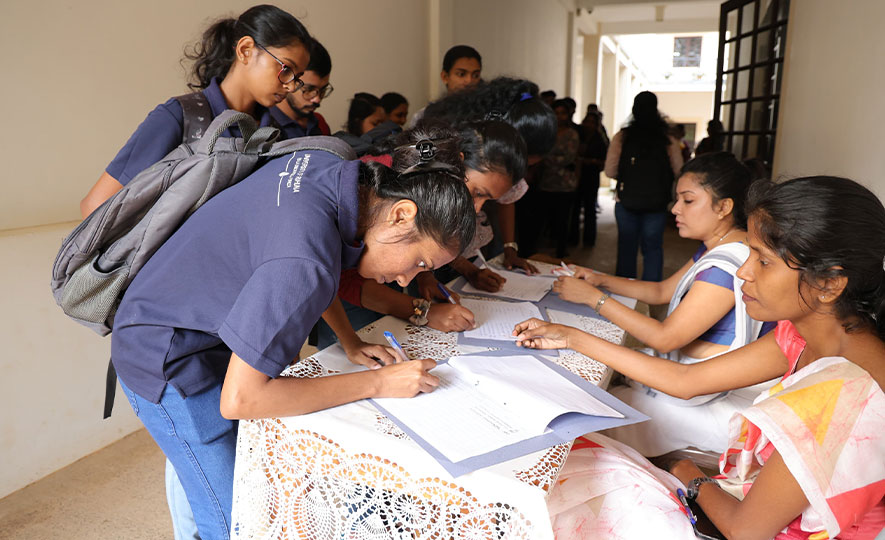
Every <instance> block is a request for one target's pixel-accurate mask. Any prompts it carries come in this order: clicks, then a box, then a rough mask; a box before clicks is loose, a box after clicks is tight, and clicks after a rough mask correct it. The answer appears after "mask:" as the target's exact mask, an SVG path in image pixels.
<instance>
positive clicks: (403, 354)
mask: <svg viewBox="0 0 885 540" xmlns="http://www.w3.org/2000/svg"><path fill="white" fill-rule="evenodd" d="M384 339H386V340H387V343H390V346H391V347H393V350H394V351H396V353H397V355H398V356H399V357H400V358H401V359H402V361H403V362H408V361H409V357H408V356H407V355H406V351H405V350H404V349H403V347H402V345H400V344H399V341H397V340H396V338H395V337H394V336H393V334H391V333H390V332H387V331H385V332H384Z"/></svg>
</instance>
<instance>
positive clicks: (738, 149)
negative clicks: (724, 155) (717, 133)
mask: <svg viewBox="0 0 885 540" xmlns="http://www.w3.org/2000/svg"><path fill="white" fill-rule="evenodd" d="M731 153H732V154H734V155H735V157H737V158H738V159H744V136H743V135H735V136H734V137H732V139H731Z"/></svg>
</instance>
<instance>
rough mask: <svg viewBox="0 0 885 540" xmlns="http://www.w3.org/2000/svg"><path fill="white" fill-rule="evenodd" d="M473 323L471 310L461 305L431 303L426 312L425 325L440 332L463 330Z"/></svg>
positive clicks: (473, 324)
mask: <svg viewBox="0 0 885 540" xmlns="http://www.w3.org/2000/svg"><path fill="white" fill-rule="evenodd" d="M475 324H476V322H475V320H474V316H473V312H472V311H470V310H469V309H467V308H466V307H464V306H462V305H458V304H450V303H448V302H446V303H440V304H433V305H432V306H430V311H428V312H427V326H429V327H431V328H433V329H435V330H439V331H441V332H463V331H464V330H470V329H471V328H473V327H474V326H475Z"/></svg>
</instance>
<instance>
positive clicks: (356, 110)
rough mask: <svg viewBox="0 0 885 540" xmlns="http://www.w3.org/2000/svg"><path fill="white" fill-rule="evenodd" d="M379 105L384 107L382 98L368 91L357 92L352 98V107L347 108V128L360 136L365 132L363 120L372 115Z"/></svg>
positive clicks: (351, 132) (349, 131)
mask: <svg viewBox="0 0 885 540" xmlns="http://www.w3.org/2000/svg"><path fill="white" fill-rule="evenodd" d="M378 107H382V105H381V100H380V99H378V98H377V97H376V96H375V95H374V94H370V93H368V92H357V93H356V94H354V95H353V99H351V100H350V108H349V109H348V110H347V124H346V125H345V129H346V130H347V132H348V133H350V134H351V135H354V136H356V137H359V136H360V135H362V134H363V120H365V119H366V118H368V117H369V116H372V114H374V112H375V110H376V109H377V108H378Z"/></svg>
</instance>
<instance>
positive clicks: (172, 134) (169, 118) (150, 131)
mask: <svg viewBox="0 0 885 540" xmlns="http://www.w3.org/2000/svg"><path fill="white" fill-rule="evenodd" d="M218 85H219V81H218V78H217V77H216V78H213V79H212V82H211V83H210V84H209V86H208V87H206V88H204V89H203V90H202V92H203V95H204V96H206V100H207V101H208V102H209V107H210V108H211V109H212V111H211V112H212V118H215V117H216V116H218V115H219V114H221V113H222V112H224V111H226V110H227V109H229V108H230V107H228V105H227V102H226V101H225V100H224V95H223V94H222V93H221V88H220V87H219V86H218ZM252 114H253V116H254V117H255V118H257V119H258V120H259V125H261V126H269V125H270V121H271V115H270V112H269V111H268V110H267V109H266V108H264V107H262V106H261V105H259V104H257V103H256V104H255V110H254V111H253V113H252ZM183 118H184V113H183V112H182V110H181V104H180V103H179V102H178V100H177V99H175V98H174V97H173V98H169V100H168V101H166V103H162V104H160V105H157V107H156V108H155V109H154V110H152V111H151V112H150V113H148V115H147V118H145V119H144V121H143V122H142V123H141V124H140V125H139V126H138V128H137V129H136V130H135V132H134V133H133V134H132V136H131V137H129V140H128V141H126V144H125V145H123V148H121V149H120V151H119V152H117V155H116V157H114V159H113V161H111V163H110V164H109V165H108V167H107V169H106V172H107V173H108V174H109V175H111V176H112V177H114V178H115V179H116V180H117V181H118V182H120V183H121V184H123V185H124V186H125V185H126V184H128V183H129V181H130V180H132V179H133V178H135V177H136V176H137V175H138V173H140V172H141V171H143V170H145V169H147V168H148V167H150V166H151V165H153V164H154V163H156V162H158V161H160V160H161V159H163V157H165V156H166V154H168V153H169V152H171V151H172V150H174V149H175V148H176V147H177V146H178V145H179V144H181V138H182V124H183ZM239 135H240V131H239V128H237V127H236V126H232V127H231V128H230V129H228V130H227V131H225V132H224V133H223V134H222V136H224V137H237V136H239Z"/></svg>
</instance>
